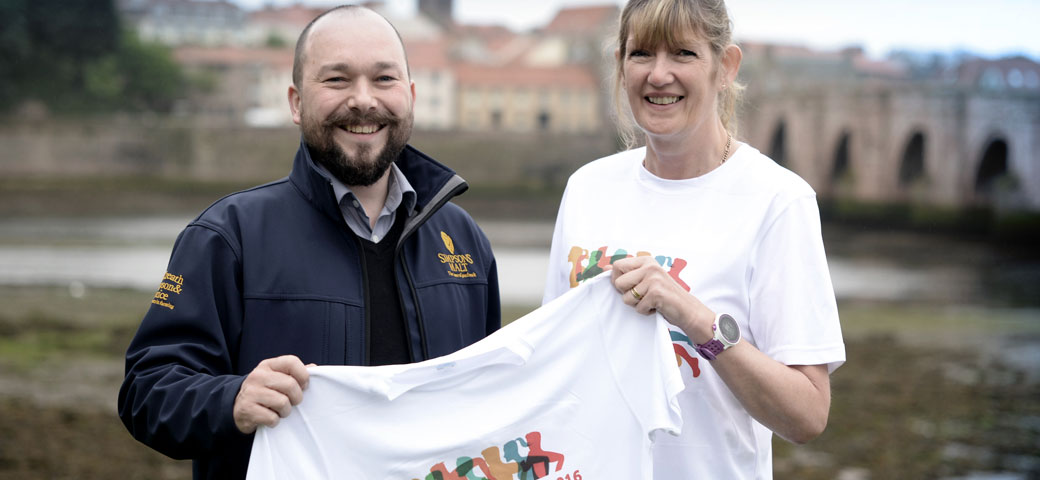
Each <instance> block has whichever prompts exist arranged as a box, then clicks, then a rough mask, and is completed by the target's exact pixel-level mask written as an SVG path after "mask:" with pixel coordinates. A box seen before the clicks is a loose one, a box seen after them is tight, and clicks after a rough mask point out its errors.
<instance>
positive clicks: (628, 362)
mask: <svg viewBox="0 0 1040 480" xmlns="http://www.w3.org/2000/svg"><path fill="white" fill-rule="evenodd" d="M609 280H610V277H609V274H602V275H600V277H598V278H596V279H595V281H599V282H600V283H601V285H598V286H599V287H600V288H599V289H597V294H598V295H601V296H604V297H608V298H603V299H602V300H600V299H595V298H590V299H589V301H590V302H594V303H596V304H599V305H602V308H601V310H599V311H598V314H600V315H609V316H612V317H616V318H614V319H613V320H614V321H610V322H606V321H599V322H597V323H599V324H600V325H606V326H607V328H603V329H601V330H600V332H601V333H602V335H603V342H604V344H605V345H604V351H606V352H610V355H609V359H610V367H611V370H612V371H613V374H614V378H615V380H616V384H617V388H618V390H619V391H620V392H621V393H622V395H623V396H624V397H625V401H626V402H627V403H628V405H629V408H630V409H631V410H632V412H633V414H634V415H635V416H636V418H638V419H639V423H640V425H642V427H643V429H644V430H643V431H644V432H645V433H646V434H647V435H648V436H649V438H650V439H651V440H653V439H654V437H655V435H656V434H657V433H658V432H661V431H664V432H668V433H671V434H672V435H678V434H679V432H680V431H681V430H682V415H681V409H680V407H679V399H678V395H679V393H680V392H682V390H683V388H684V384H683V380H682V377H681V375H680V373H679V367H678V365H677V364H676V362H675V353H674V350H673V349H672V342H671V339H670V338H671V337H670V335H669V333H668V323H667V321H666V320H665V319H664V317H662V316H661V315H660V314H654V315H649V316H648V315H643V314H640V313H638V312H636V311H635V309H633V308H632V307H629V306H628V305H625V304H624V302H623V301H622V300H621V298H620V296H619V295H618V294H617V292H616V291H615V290H614V288H613V287H612V286H611V285H610V283H609Z"/></svg>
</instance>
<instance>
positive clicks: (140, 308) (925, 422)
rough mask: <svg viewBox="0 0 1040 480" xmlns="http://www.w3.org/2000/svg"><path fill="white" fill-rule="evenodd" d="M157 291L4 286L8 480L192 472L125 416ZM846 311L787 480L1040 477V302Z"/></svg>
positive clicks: (1, 355)
mask: <svg viewBox="0 0 1040 480" xmlns="http://www.w3.org/2000/svg"><path fill="white" fill-rule="evenodd" d="M146 297H147V294H146V293H142V292H140V291H137V290H119V289H89V290H86V291H79V292H70V291H69V290H68V289H67V288H59V287H0V305H4V308H3V311H2V313H0V478H5V479H35V478H169V479H181V478H184V479H187V478H190V476H191V474H190V466H189V465H188V463H187V462H180V461H174V460H170V459H167V458H165V457H163V456H162V455H159V454H157V453H155V452H153V451H151V450H149V449H148V448H147V447H144V446H143V445H141V444H139V443H137V442H136V441H134V440H133V439H132V438H131V437H130V435H129V433H127V432H126V430H125V429H124V428H123V426H122V424H121V423H120V422H119V420H118V418H117V417H116V415H115V398H116V392H117V390H118V386H119V383H120V381H121V379H122V355H123V353H124V350H125V348H126V345H127V344H128V342H129V340H130V338H131V337H132V335H133V332H134V331H135V329H136V327H137V323H138V322H139V318H140V316H141V314H142V313H143V312H144V309H145V308H146V306H147V298H146ZM531 308H533V307H524V306H515V307H513V308H511V309H510V310H509V311H507V312H506V313H505V317H506V318H507V319H509V320H511V319H514V318H517V317H519V316H521V315H523V314H524V313H526V312H527V311H529V310H530V309H531ZM840 310H841V314H842V324H843V330H844V332H845V336H846V347H847V351H848V362H847V363H846V364H845V365H844V366H842V367H841V368H840V369H838V370H837V371H836V372H835V373H834V375H833V376H832V389H833V392H834V393H833V405H832V410H831V419H830V424H829V426H828V428H827V431H826V432H825V433H824V434H823V435H822V436H821V437H820V438H818V439H816V440H815V441H813V442H811V443H809V444H808V445H805V446H794V445H791V444H788V443H786V442H784V441H782V440H775V441H774V445H775V448H776V460H775V464H776V469H775V470H776V478H777V479H809V480H812V479H834V478H847V479H888V478H915V479H919V478H945V479H954V478H967V477H968V476H969V475H973V474H981V473H987V472H988V473H989V474H993V473H994V472H1004V473H1005V474H1010V475H1017V476H1011V477H1000V478H1023V479H1027V478H1036V475H1038V474H1040V400H1038V399H1040V381H1038V380H1040V379H1038V378H1037V374H1038V373H1040V370H1038V369H1037V368H1036V366H1037V365H1038V362H1040V359H1038V358H1037V353H1038V352H1040V350H1038V348H1040V322H1037V318H1036V315H1035V313H1034V312H1032V311H1023V310H1021V309H1011V308H1009V309H1004V310H997V311H996V313H994V311H992V310H988V311H987V312H986V314H985V315H983V314H982V313H981V312H978V311H974V310H972V309H964V308H951V307H945V306H942V305H914V304H892V303H883V304H879V303H871V302H866V303H864V302H854V303H844V304H842V305H841V308H840ZM971 478H997V477H985V476H982V477H971Z"/></svg>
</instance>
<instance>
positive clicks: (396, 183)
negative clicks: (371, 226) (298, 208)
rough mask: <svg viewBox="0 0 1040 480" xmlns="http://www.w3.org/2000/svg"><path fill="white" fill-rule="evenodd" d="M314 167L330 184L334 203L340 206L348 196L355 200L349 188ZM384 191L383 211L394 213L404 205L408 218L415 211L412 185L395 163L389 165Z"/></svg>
mask: <svg viewBox="0 0 1040 480" xmlns="http://www.w3.org/2000/svg"><path fill="white" fill-rule="evenodd" d="M314 167H315V168H316V169H317V170H318V173H320V174H321V175H322V176H323V177H325V178H326V179H328V181H329V183H331V184H332V193H333V194H334V195H335V196H336V202H337V203H338V204H340V205H342V204H343V202H344V197H347V196H348V195H349V197H350V198H356V196H355V195H354V192H352V191H350V187H348V186H346V185H345V184H344V183H343V182H341V181H340V180H339V179H338V178H336V176H335V175H332V174H331V173H329V171H328V170H326V169H325V167H323V166H321V165H320V164H318V162H314ZM386 188H387V191H386V202H385V203H384V204H383V210H384V211H387V210H388V211H390V212H395V211H397V208H398V207H400V206H401V204H402V203H404V206H405V208H406V210H405V211H406V212H407V213H408V215H409V216H411V215H412V213H413V212H414V211H415V202H416V196H415V189H414V188H412V184H411V183H408V179H407V178H405V176H404V173H403V172H401V169H400V168H397V164H396V163H391V164H390V178H389V179H388V182H387V186H386Z"/></svg>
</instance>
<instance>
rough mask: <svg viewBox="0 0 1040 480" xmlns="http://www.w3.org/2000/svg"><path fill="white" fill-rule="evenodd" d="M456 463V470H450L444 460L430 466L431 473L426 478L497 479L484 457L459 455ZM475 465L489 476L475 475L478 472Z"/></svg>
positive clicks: (444, 479)
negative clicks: (474, 468)
mask: <svg viewBox="0 0 1040 480" xmlns="http://www.w3.org/2000/svg"><path fill="white" fill-rule="evenodd" d="M455 465H456V468H455V470H454V471H448V467H446V466H445V465H444V462H441V463H438V464H436V465H434V466H432V467H430V474H429V475H426V480H496V478H495V477H494V476H493V475H491V471H490V468H488V464H487V463H486V462H484V459H483V458H476V459H474V458H470V457H459V458H458V459H457V460H455ZM473 467H480V469H481V470H483V472H484V475H486V476H487V477H476V476H474V475H476V473H475V472H474V470H473Z"/></svg>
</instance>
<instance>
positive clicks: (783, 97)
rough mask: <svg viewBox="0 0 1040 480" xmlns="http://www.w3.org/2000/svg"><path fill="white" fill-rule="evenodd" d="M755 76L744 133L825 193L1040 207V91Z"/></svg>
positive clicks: (750, 80) (762, 72)
mask: <svg viewBox="0 0 1040 480" xmlns="http://www.w3.org/2000/svg"><path fill="white" fill-rule="evenodd" d="M750 70H751V75H749V76H748V77H746V78H747V83H748V84H749V88H748V91H747V102H746V104H745V108H744V110H743V115H742V124H741V132H740V137H741V138H742V139H745V140H746V141H748V142H749V143H750V144H751V145H753V146H755V147H757V148H759V149H761V150H762V151H763V153H765V154H767V155H770V156H771V157H772V158H773V159H774V160H776V161H778V162H779V163H781V164H783V165H785V166H787V167H788V168H790V169H792V170H794V171H795V172H797V173H798V174H799V175H801V176H802V177H803V178H804V179H805V180H806V181H808V182H809V183H810V184H811V185H812V186H813V188H815V189H816V191H817V192H818V193H819V195H820V196H821V197H831V198H848V199H854V200H860V201H864V202H870V203H878V202H881V203H911V204H928V205H938V206H952V207H966V206H980V205H983V206H984V205H990V206H994V207H996V208H998V209H1000V210H1021V209H1025V210H1040V88H1032V89H1025V88H1022V89H984V88H978V87H976V86H967V87H966V86H963V85H957V84H943V83H942V82H908V81H899V80H878V79H867V80H857V81H848V80H847V79H846V80H845V81H829V82H826V81H810V80H809V79H808V77H810V75H805V74H802V75H791V74H790V72H787V74H785V75H777V76H775V77H774V76H771V75H769V72H770V71H774V70H772V69H763V68H757V69H756V68H755V67H754V66H752V68H751V69H750Z"/></svg>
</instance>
